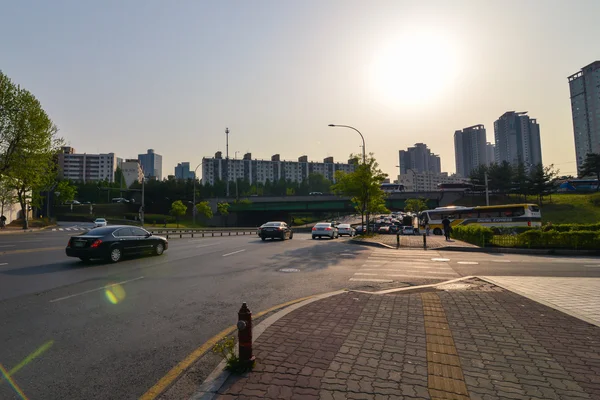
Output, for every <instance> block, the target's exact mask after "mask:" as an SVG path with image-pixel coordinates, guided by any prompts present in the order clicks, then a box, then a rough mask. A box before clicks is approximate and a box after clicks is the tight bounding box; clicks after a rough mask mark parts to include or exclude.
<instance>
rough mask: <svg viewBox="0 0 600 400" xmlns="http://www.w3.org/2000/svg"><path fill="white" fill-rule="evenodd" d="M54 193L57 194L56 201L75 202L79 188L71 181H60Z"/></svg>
mask: <svg viewBox="0 0 600 400" xmlns="http://www.w3.org/2000/svg"><path fill="white" fill-rule="evenodd" d="M54 193H56V195H57V196H56V199H57V200H58V202H59V203H64V202H65V201H71V200H75V196H77V187H76V186H74V185H72V184H71V182H69V181H60V182H58V184H57V185H56V188H55V189H54Z"/></svg>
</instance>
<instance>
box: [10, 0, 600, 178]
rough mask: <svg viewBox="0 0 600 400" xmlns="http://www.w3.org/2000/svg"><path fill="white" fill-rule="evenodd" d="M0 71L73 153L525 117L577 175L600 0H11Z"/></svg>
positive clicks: (374, 134)
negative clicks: (581, 112) (580, 109)
mask: <svg viewBox="0 0 600 400" xmlns="http://www.w3.org/2000/svg"><path fill="white" fill-rule="evenodd" d="M2 14H3V23H2V25H0V34H1V35H2V37H4V38H5V39H6V40H3V41H2V43H0V69H1V70H2V71H3V72H4V73H5V74H7V75H8V76H9V77H11V79H13V81H14V82H16V83H17V84H19V85H21V86H22V87H24V88H27V89H28V90H30V91H31V92H32V93H33V94H34V95H35V96H36V97H37V98H38V99H39V100H40V101H41V102H42V105H43V107H44V108H45V109H46V111H47V112H48V113H49V115H50V117H51V118H52V120H53V121H54V122H55V123H56V124H57V126H58V127H59V130H60V131H59V134H60V135H61V136H62V137H64V138H65V139H66V142H67V144H69V145H71V146H73V147H75V148H76V149H77V151H78V152H87V153H108V152H114V153H115V154H116V155H117V156H118V157H120V158H123V159H126V158H136V156H137V155H138V154H141V153H144V152H145V151H146V150H147V149H154V150H155V151H156V153H158V154H161V155H162V156H163V163H162V169H163V175H164V176H166V175H169V174H172V173H173V169H174V167H175V166H176V165H177V163H179V162H182V161H187V162H190V168H194V167H195V166H196V165H198V164H199V163H201V161H202V157H204V156H213V155H214V153H215V152H216V151H219V150H220V151H222V152H223V154H225V133H224V131H225V127H229V129H230V132H231V133H230V135H229V155H230V157H233V155H234V152H235V151H238V152H239V153H238V154H243V153H245V152H251V153H252V156H253V157H255V158H261V159H269V158H270V157H271V155H273V154H280V155H281V159H286V160H288V159H290V160H296V159H297V158H298V157H299V156H300V155H304V154H306V155H308V158H309V160H315V161H319V160H323V159H324V158H325V157H327V156H333V157H334V159H335V160H336V161H341V162H344V161H346V160H347V159H348V156H349V154H350V153H360V152H361V148H360V145H361V140H360V137H359V136H358V135H357V134H356V133H355V132H353V131H351V130H344V129H338V128H335V129H334V128H329V127H328V126H327V125H328V124H330V123H334V124H345V125H351V126H354V127H356V128H357V129H359V130H360V131H361V132H362V133H363V135H364V136H365V140H366V149H367V152H373V153H375V156H376V158H377V160H378V161H379V163H380V166H381V168H382V169H383V170H384V171H385V172H386V173H388V174H389V175H390V178H391V179H392V180H393V179H395V177H396V176H397V175H398V168H397V167H396V165H398V151H399V150H402V149H406V148H408V147H411V146H413V145H414V144H415V143H425V144H427V145H428V147H429V148H430V149H431V151H432V152H434V153H435V154H439V155H440V157H441V164H442V165H441V169H442V171H448V172H451V173H452V172H455V158H454V138H453V135H454V132H455V131H456V130H460V129H463V128H464V127H468V126H473V125H477V124H483V125H485V126H486V128H487V141H488V142H492V143H493V142H494V138H493V123H494V121H495V120H497V119H498V118H499V117H500V116H501V115H502V114H504V113H505V112H507V111H528V112H529V114H530V115H533V116H535V117H536V118H537V121H538V123H539V125H540V132H541V143H542V154H543V160H544V163H546V164H555V166H556V168H558V169H560V171H561V174H575V173H576V163H575V150H574V149H575V146H574V138H573V125H572V119H571V108H570V98H569V97H570V95H569V84H568V81H567V77H568V76H570V75H572V74H573V73H575V72H577V71H579V70H580V69H581V68H582V67H584V66H586V65H588V64H590V63H592V62H593V61H596V60H599V59H600V51H599V50H598V46H597V44H596V43H595V41H594V39H595V38H598V37H600V24H598V23H597V16H598V15H600V1H597V0H580V1H577V4H576V6H574V5H573V3H571V2H568V1H562V0H539V1H536V0H529V1H525V2H523V1H515V0H510V1H505V2H503V3H502V5H501V6H499V5H498V3H496V2H492V1H476V0H473V1H470V0H462V1H461V0H456V1H453V2H447V1H441V0H438V1H429V2H414V1H402V0H389V1H373V2H367V3H365V2H360V1H354V0H344V1H342V0H330V1H316V0H307V1H297V2H280V1H276V0H268V1H267V0H264V1H258V2H253V3H244V2H222V1H219V2H217V1H202V2H198V1H192V0H189V1H179V2H177V3H169V2H164V1H158V0H149V1H141V0H132V1H128V2H118V1H106V2H98V3H93V2H91V3H90V2H76V1H72V0H70V1H66V0H64V1H61V0H57V1H52V2H28V1H25V2H5V4H3V5H2Z"/></svg>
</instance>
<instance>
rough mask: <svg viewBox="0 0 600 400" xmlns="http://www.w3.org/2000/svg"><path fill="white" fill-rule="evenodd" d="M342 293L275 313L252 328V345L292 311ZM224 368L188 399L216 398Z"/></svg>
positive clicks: (216, 372) (328, 295) (219, 366)
mask: <svg viewBox="0 0 600 400" xmlns="http://www.w3.org/2000/svg"><path fill="white" fill-rule="evenodd" d="M342 293H346V290H337V291H335V292H329V293H324V294H320V295H316V296H313V297H311V298H310V299H307V300H304V301H301V302H299V303H296V304H292V305H291V306H288V307H286V308H284V309H283V310H281V311H279V312H277V313H275V314H274V315H272V316H270V317H269V318H267V319H265V320H264V321H263V322H261V323H260V324H258V325H256V327H255V328H254V330H253V332H252V343H254V342H255V341H256V339H258V338H259V337H260V335H262V334H263V333H264V332H265V331H266V330H267V328H269V327H270V326H271V325H273V324H274V323H275V322H277V321H278V320H279V319H281V318H283V317H285V316H286V315H287V314H289V313H291V312H292V311H294V310H296V309H298V308H300V307H303V306H305V305H307V304H310V303H312V302H315V301H317V300H322V299H325V298H327V297H331V296H336V295H338V294H342ZM225 366H226V362H225V360H223V361H221V362H220V363H219V365H217V367H216V368H215V369H214V370H213V371H212V372H211V373H210V374H209V375H208V377H207V378H206V379H205V380H204V382H202V384H201V385H200V387H199V388H198V391H197V392H196V393H195V394H193V395H192V396H191V397H190V398H189V400H212V399H214V398H215V397H216V396H218V392H219V390H220V389H221V387H223V384H225V382H226V381H227V378H229V376H230V375H231V373H230V372H229V371H227V370H225Z"/></svg>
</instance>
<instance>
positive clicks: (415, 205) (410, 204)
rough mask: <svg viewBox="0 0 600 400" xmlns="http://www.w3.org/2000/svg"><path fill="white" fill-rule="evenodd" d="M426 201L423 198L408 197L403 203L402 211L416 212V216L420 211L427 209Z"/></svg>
mask: <svg viewBox="0 0 600 400" xmlns="http://www.w3.org/2000/svg"><path fill="white" fill-rule="evenodd" d="M427 208H428V207H427V203H426V202H425V200H424V199H422V198H421V199H408V200H406V202H405V203H404V211H408V212H413V213H416V214H417V217H418V216H419V214H420V213H421V211H425V210H427Z"/></svg>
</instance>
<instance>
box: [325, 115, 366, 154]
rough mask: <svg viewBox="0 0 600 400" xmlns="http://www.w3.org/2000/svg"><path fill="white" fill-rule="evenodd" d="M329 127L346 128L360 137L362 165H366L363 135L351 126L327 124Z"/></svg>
mask: <svg viewBox="0 0 600 400" xmlns="http://www.w3.org/2000/svg"><path fill="white" fill-rule="evenodd" d="M329 126H330V127H333V128H348V129H353V130H355V131H356V132H357V133H358V134H359V135H360V138H361V139H362V142H363V145H362V150H363V151H362V153H363V164H366V163H367V152H366V150H365V138H364V136H363V134H362V133H360V131H359V130H358V129H356V128H354V127H353V126H348V125H335V124H329Z"/></svg>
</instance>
